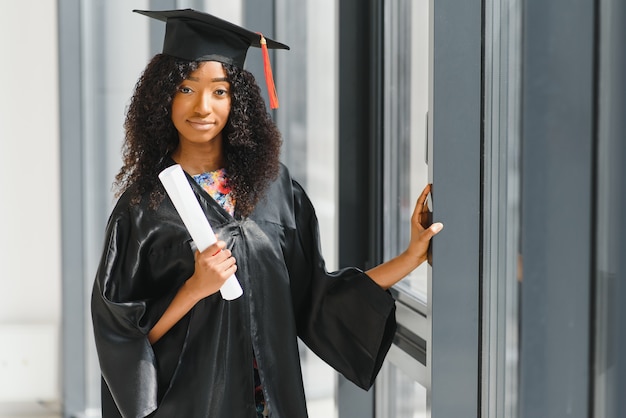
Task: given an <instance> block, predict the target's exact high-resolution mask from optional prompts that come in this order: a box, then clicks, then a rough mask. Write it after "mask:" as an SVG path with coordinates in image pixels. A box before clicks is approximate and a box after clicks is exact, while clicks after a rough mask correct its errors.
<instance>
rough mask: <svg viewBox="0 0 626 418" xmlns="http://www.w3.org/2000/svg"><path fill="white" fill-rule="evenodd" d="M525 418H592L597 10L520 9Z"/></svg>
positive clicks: (579, 6) (534, 0) (582, 4)
mask: <svg viewBox="0 0 626 418" xmlns="http://www.w3.org/2000/svg"><path fill="white" fill-rule="evenodd" d="M523 17H524V20H523V30H522V34H523V45H524V47H523V55H522V59H523V63H524V66H523V73H522V125H521V128H522V131H521V132H522V196H523V201H522V224H521V225H522V228H521V233H522V240H521V241H522V263H523V276H522V277H523V278H522V283H521V315H520V318H521V330H520V331H521V333H520V380H519V402H520V411H519V412H520V417H537V416H542V417H546V418H550V417H562V416H564V415H567V416H568V417H572V418H576V417H580V418H583V417H588V416H589V414H590V406H591V400H590V386H589V385H590V380H589V376H590V359H591V357H590V356H591V343H590V341H591V339H590V337H591V335H590V330H591V328H590V327H591V318H592V317H593V314H592V296H590V295H592V294H593V288H592V283H591V272H592V269H593V265H594V259H593V258H594V257H593V253H594V250H593V249H594V236H593V228H594V216H595V215H594V210H595V209H594V203H595V202H594V200H595V197H596V194H595V191H594V184H593V183H594V178H595V174H594V170H595V167H594V153H595V149H594V142H595V140H596V138H595V136H596V134H595V130H596V120H595V111H596V108H595V106H596V104H595V90H596V84H595V80H596V68H595V66H596V55H595V53H596V52H595V42H596V2H595V1H594V0H577V1H576V2H573V3H572V2H567V3H565V2H562V1H557V2H544V1H542V0H526V1H524V3H523Z"/></svg>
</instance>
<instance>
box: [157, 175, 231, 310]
mask: <svg viewBox="0 0 626 418" xmlns="http://www.w3.org/2000/svg"><path fill="white" fill-rule="evenodd" d="M159 179H160V180H161V183H163V186H164V187H165V191H166V192H167V194H168V195H169V197H170V199H172V202H173V203H174V207H175V208H176V210H177V211H178V214H179V215H180V217H181V218H182V220H183V223H184V224H185V227H187V230H188V231H189V234H190V235H191V238H192V239H193V241H194V242H195V244H196V247H198V251H200V252H202V251H204V250H205V249H207V248H208V247H209V246H210V245H211V244H213V243H215V241H217V238H215V234H214V233H213V229H212V228H211V224H209V221H208V219H207V218H206V216H205V214H204V212H203V211H202V208H201V207H200V203H199V202H198V199H197V198H196V195H195V194H194V193H193V190H192V189H191V185H190V184H189V182H188V181H187V177H186V176H185V173H184V172H183V169H182V168H181V166H180V165H179V164H174V165H172V166H170V167H168V168H166V169H165V170H163V171H161V173H159ZM220 292H221V293H222V298H224V299H225V300H233V299H237V298H238V297H239V296H241V295H242V294H243V290H242V289H241V286H240V285H239V281H237V277H235V275H232V276H231V277H229V278H228V280H226V282H225V283H224V284H223V285H222V288H221V289H220Z"/></svg>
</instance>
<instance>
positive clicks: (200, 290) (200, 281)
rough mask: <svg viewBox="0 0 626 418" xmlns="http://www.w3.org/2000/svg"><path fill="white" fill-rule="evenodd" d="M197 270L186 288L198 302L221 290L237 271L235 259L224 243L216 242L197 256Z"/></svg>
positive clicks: (198, 252)
mask: <svg viewBox="0 0 626 418" xmlns="http://www.w3.org/2000/svg"><path fill="white" fill-rule="evenodd" d="M195 258H196V261H195V270H194V273H193V275H192V276H191V277H190V278H189V279H187V282H186V283H185V286H186V287H187V288H188V290H189V291H190V292H191V293H192V294H193V295H194V296H195V298H197V300H200V299H203V298H205V297H207V296H210V295H212V294H214V293H216V292H217V291H219V290H220V288H221V287H222V285H223V284H224V282H225V281H226V280H227V279H228V278H229V277H230V276H232V275H233V274H235V272H236V271H237V263H236V260H235V257H233V255H232V253H231V252H230V250H229V249H227V248H226V243H225V242H224V241H219V240H218V241H216V242H215V243H214V244H213V245H210V246H209V247H208V248H207V249H206V250H204V251H202V252H200V251H196V254H195Z"/></svg>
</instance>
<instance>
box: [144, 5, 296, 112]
mask: <svg viewBox="0 0 626 418" xmlns="http://www.w3.org/2000/svg"><path fill="white" fill-rule="evenodd" d="M133 12H136V13H140V14H142V15H145V16H148V17H151V18H153V19H157V20H161V21H163V22H166V25H165V39H164V40H163V53H164V54H166V55H170V56H173V57H176V58H181V59H184V60H188V61H218V62H222V63H225V64H231V65H235V66H237V67H239V68H243V64H244V61H245V60H246V54H247V52H248V48H250V47H251V46H254V47H257V48H261V50H262V52H263V67H264V70H265V81H266V83H267V88H268V93H269V98H270V107H271V108H272V109H276V108H277V107H278V98H277V96H276V87H275V85H274V78H273V75H272V68H271V66H270V61H269V53H268V48H272V49H289V47H288V46H287V45H284V44H282V43H280V42H276V41H274V40H272V39H268V38H265V37H264V36H263V35H262V34H261V33H258V32H252V31H249V30H248V29H245V28H242V27H241V26H237V25H235V24H233V23H230V22H228V21H226V20H223V19H220V18H218V17H215V16H213V15H210V14H208V13H203V12H199V11H196V10H193V9H184V10H162V11H151V10H133Z"/></svg>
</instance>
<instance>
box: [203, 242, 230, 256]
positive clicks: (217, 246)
mask: <svg viewBox="0 0 626 418" xmlns="http://www.w3.org/2000/svg"><path fill="white" fill-rule="evenodd" d="M224 248H226V243H225V242H224V241H219V240H218V241H215V242H214V243H213V244H211V245H209V246H208V247H207V248H206V249H205V250H204V251H202V254H208V255H215V254H217V253H219V252H220V251H222V250H223V249H224Z"/></svg>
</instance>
